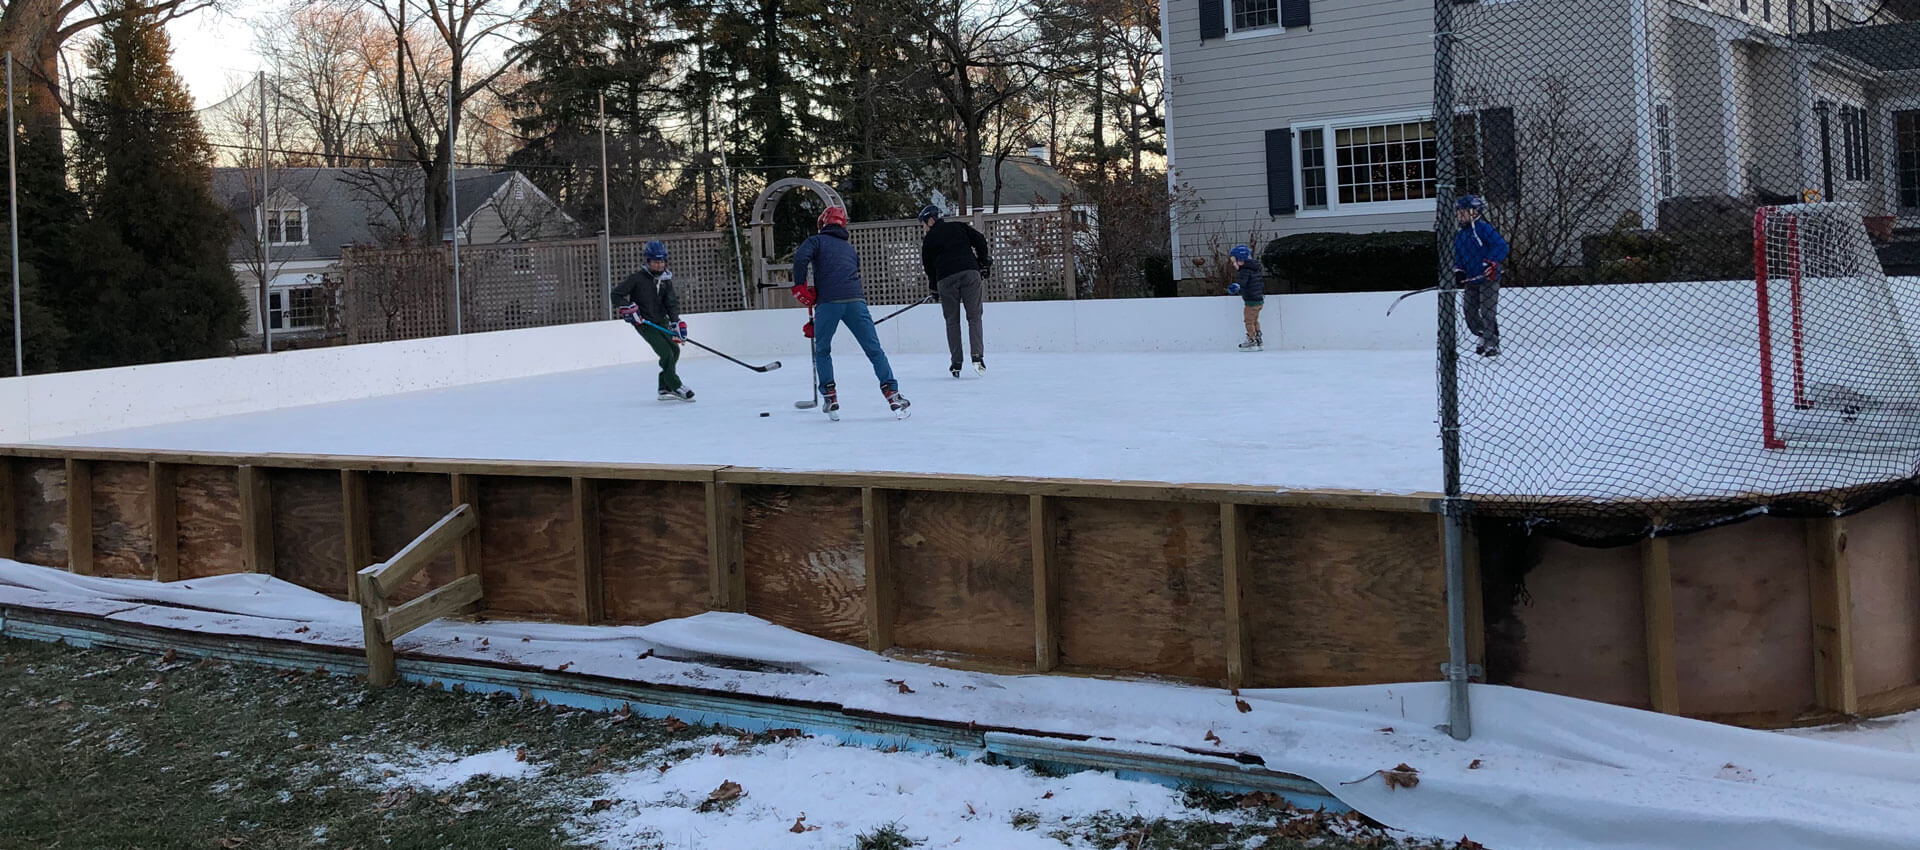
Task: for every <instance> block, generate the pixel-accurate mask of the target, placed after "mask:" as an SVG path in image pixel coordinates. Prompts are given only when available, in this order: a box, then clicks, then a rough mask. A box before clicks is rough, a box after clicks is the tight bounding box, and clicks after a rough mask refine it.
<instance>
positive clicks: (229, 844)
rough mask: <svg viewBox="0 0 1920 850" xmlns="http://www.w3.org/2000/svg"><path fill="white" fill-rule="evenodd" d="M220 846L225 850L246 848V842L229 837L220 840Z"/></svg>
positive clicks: (239, 838)
mask: <svg viewBox="0 0 1920 850" xmlns="http://www.w3.org/2000/svg"><path fill="white" fill-rule="evenodd" d="M220 846H221V847H223V848H226V850H233V848H235V847H245V846H247V840H246V839H244V838H241V837H240V836H238V835H229V836H227V837H225V838H222V839H220Z"/></svg>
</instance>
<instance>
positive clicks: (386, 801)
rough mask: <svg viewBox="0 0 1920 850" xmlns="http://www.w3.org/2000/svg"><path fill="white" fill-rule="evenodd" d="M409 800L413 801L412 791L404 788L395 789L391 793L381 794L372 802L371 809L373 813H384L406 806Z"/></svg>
mask: <svg viewBox="0 0 1920 850" xmlns="http://www.w3.org/2000/svg"><path fill="white" fill-rule="evenodd" d="M411 799H413V792H412V791H409V790H407V789H405V788H395V789H393V790H392V791H388V792H387V793H385V794H381V795H380V799H378V800H375V801H373V808H374V810H375V811H386V810H388V809H393V808H398V807H400V806H403V805H406V802H407V801H408V800H411Z"/></svg>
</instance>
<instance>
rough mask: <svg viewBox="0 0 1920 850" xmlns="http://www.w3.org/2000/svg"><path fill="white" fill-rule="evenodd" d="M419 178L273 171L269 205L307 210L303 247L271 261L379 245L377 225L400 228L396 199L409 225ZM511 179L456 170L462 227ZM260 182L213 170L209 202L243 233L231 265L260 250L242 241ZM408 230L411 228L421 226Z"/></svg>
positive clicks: (389, 171)
mask: <svg viewBox="0 0 1920 850" xmlns="http://www.w3.org/2000/svg"><path fill="white" fill-rule="evenodd" d="M419 174H420V171H419V170H418V169H414V168H276V169H273V170H272V171H271V172H269V174H268V179H269V181H270V186H271V187H272V191H273V196H274V198H275V200H276V201H284V200H285V199H286V198H287V197H288V196H291V197H292V198H294V199H297V200H298V201H299V203H300V204H301V205H302V206H304V207H306V209H307V216H306V220H305V224H306V227H307V242H306V244H304V245H275V246H273V254H274V257H275V259H277V260H328V259H334V258H337V257H339V256H340V249H341V248H343V247H345V246H348V245H355V244H364V243H373V242H378V241H380V239H381V229H382V225H384V227H385V229H387V230H388V231H391V230H394V229H397V228H398V226H399V222H397V221H395V220H394V214H393V212H392V211H391V210H390V209H388V204H387V201H386V200H385V199H386V197H388V196H391V197H393V198H395V199H398V201H399V203H398V206H400V207H401V208H402V209H403V210H405V211H406V212H407V213H408V215H409V216H410V217H411V216H418V215H419V214H420V210H421V205H420V195H419V192H420V191H421V180H420V177H419ZM513 178H514V172H511V171H502V172H488V171H487V170H486V169H481V168H462V169H460V170H459V172H458V173H457V180H456V184H455V190H456V192H457V194H458V196H459V201H460V210H459V213H460V221H461V222H462V223H465V222H466V221H467V220H468V219H471V218H472V217H473V214H474V213H475V212H478V211H479V210H480V208H481V207H482V206H483V205H485V204H486V203H487V201H488V200H490V199H492V198H493V196H494V194H495V193H497V192H499V191H500V188H501V187H502V186H505V185H507V183H508V182H509V181H511V180H513ZM259 179H260V172H259V170H258V169H253V168H216V169H214V170H213V196H214V199H215V200H217V201H219V202H220V203H222V204H224V205H225V206H226V207H227V209H228V210H229V211H230V212H231V213H232V214H233V216H234V218H235V219H237V220H238V221H239V222H240V225H241V230H240V235H239V236H236V237H235V238H234V241H233V244H232V245H231V246H230V247H229V249H228V255H229V256H231V257H232V258H234V259H236V260H240V259H246V258H249V257H251V256H253V254H254V252H256V251H258V250H259V247H258V243H257V242H256V241H255V240H254V239H253V238H252V237H251V236H249V235H248V234H249V233H251V232H252V228H253V227H254V224H253V209H254V207H256V206H258V204H259V199H258V189H257V187H258V185H259ZM408 226H409V227H413V228H417V227H418V226H419V222H418V221H417V220H416V221H414V222H410V223H408Z"/></svg>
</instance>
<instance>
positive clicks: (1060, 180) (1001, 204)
mask: <svg viewBox="0 0 1920 850" xmlns="http://www.w3.org/2000/svg"><path fill="white" fill-rule="evenodd" d="M995 160H996V158H995V157H993V156H991V155H989V156H984V157H981V158H980V182H981V184H982V186H981V189H982V193H983V194H982V197H984V198H985V199H986V204H985V207H984V209H985V210H986V211H987V212H997V213H1031V212H1051V211H1054V210H1058V209H1059V208H1060V207H1061V205H1062V204H1065V205H1067V206H1071V207H1073V208H1074V209H1075V211H1077V212H1079V213H1080V214H1081V215H1082V216H1083V217H1084V216H1085V215H1086V214H1087V213H1088V212H1089V211H1090V210H1091V207H1090V206H1089V205H1088V204H1087V198H1086V196H1085V195H1084V194H1082V193H1081V191H1080V188H1079V187H1077V186H1075V185H1073V181H1071V180H1068V179H1067V178H1066V177H1064V176H1062V175H1061V174H1060V172H1059V171H1058V170H1056V169H1055V168H1054V167H1053V163H1052V161H1051V159H1050V157H1049V156H1048V155H1047V149H1046V148H1045V147H1043V146H1039V145H1035V146H1033V147H1030V148H1028V149H1027V152H1026V154H1025V155H1024V156H1023V155H1019V154H1013V155H1009V156H1007V157H1004V158H1000V159H999V160H998V161H997V162H996V161H995Z"/></svg>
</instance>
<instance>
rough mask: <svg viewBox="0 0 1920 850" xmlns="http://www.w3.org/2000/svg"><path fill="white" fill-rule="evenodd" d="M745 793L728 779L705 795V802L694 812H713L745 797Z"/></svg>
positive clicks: (737, 784)
mask: <svg viewBox="0 0 1920 850" xmlns="http://www.w3.org/2000/svg"><path fill="white" fill-rule="evenodd" d="M746 793H747V792H746V789H744V788H741V787H740V783H738V782H735V781H733V780H731V779H729V780H727V781H725V782H722V783H720V787H718V788H715V789H713V793H711V794H708V795H707V801H706V802H704V803H701V804H700V805H699V806H698V807H696V808H695V811H700V812H710V811H713V810H715V809H718V808H721V807H723V806H726V805H727V804H728V803H731V802H733V801H735V800H738V799H740V798H741V797H743V796H746Z"/></svg>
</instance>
